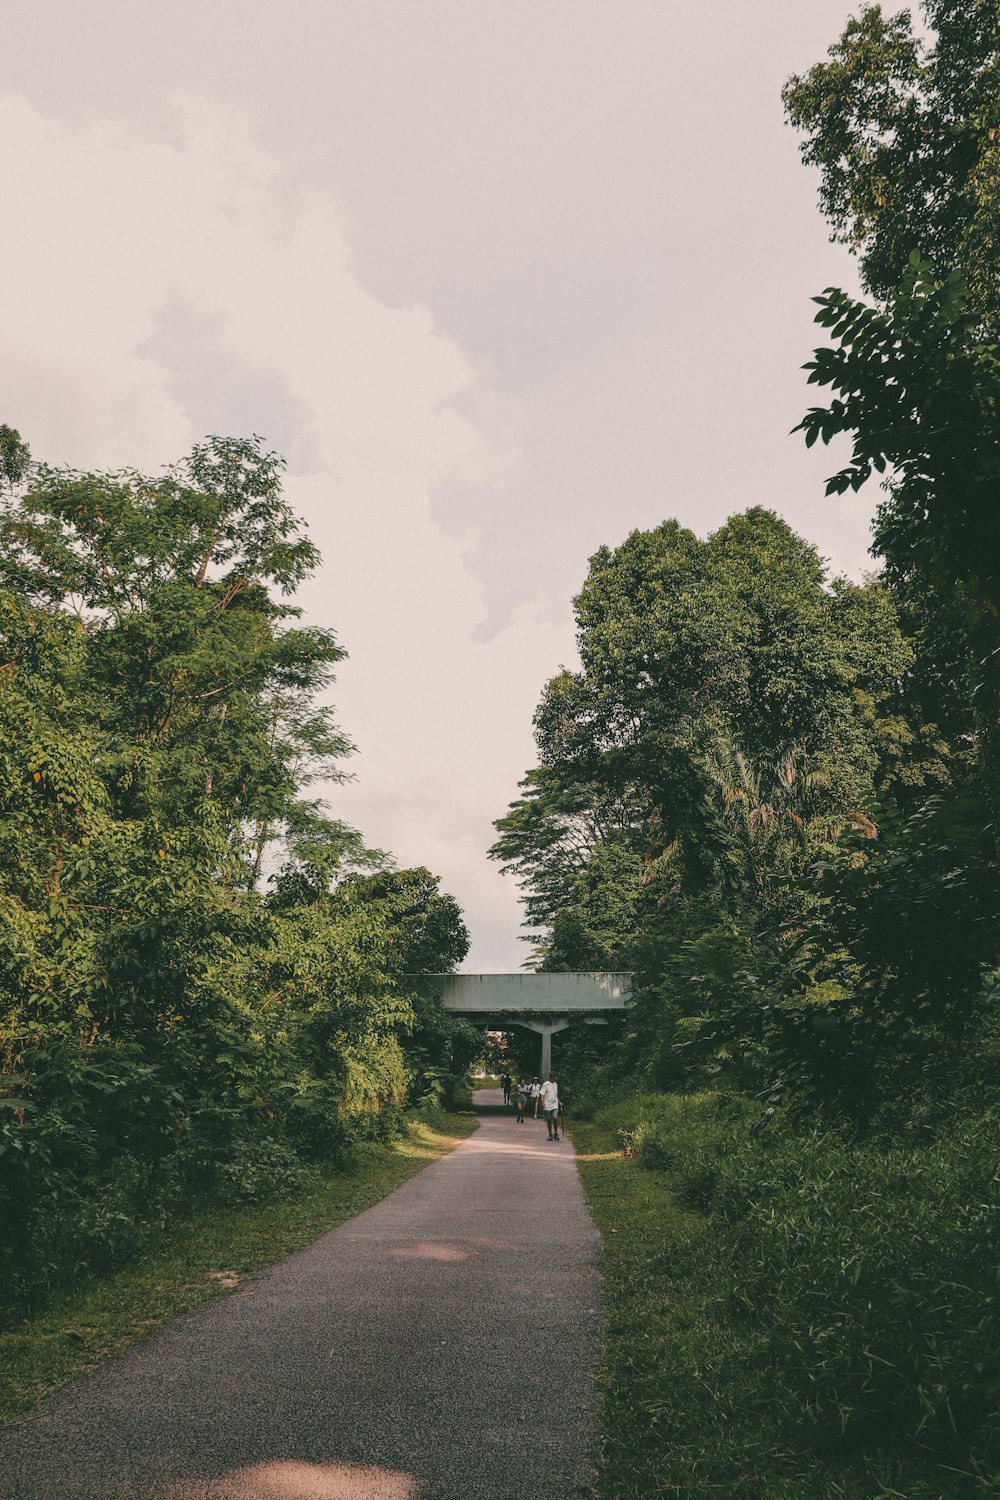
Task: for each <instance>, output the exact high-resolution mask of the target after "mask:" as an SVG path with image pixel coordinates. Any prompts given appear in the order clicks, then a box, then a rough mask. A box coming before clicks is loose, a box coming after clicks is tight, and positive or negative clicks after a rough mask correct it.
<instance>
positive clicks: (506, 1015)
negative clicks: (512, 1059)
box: [431, 973, 632, 1078]
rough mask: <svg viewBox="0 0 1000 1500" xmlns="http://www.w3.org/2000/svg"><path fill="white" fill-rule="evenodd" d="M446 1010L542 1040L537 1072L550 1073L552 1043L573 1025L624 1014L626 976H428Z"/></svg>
mask: <svg viewBox="0 0 1000 1500" xmlns="http://www.w3.org/2000/svg"><path fill="white" fill-rule="evenodd" d="M431 979H432V982H433V984H434V987H435V989H436V990H437V991H438V994H439V995H440V996H441V1002H442V1004H443V1005H444V1008H445V1010H447V1011H450V1012H451V1013H452V1015H456V1016H461V1017H462V1018H463V1019H464V1020H466V1021H471V1022H472V1023H473V1025H479V1026H482V1027H483V1028H484V1029H486V1030H489V1031H509V1030H511V1029H512V1028H514V1027H516V1026H521V1027H523V1028H524V1029H525V1030H526V1031H534V1032H536V1033H537V1034H538V1036H540V1037H541V1051H542V1060H541V1072H540V1074H539V1077H541V1078H547V1077H548V1075H549V1073H550V1072H551V1071H552V1038H553V1036H554V1035H555V1034H556V1032H557V1031H565V1029H566V1027H567V1026H569V1025H570V1024H571V1023H572V1022H573V1021H576V1020H582V1021H586V1022H589V1023H590V1024H592V1025H598V1026H600V1025H605V1024H607V1019H608V1015H609V1014H610V1013H611V1012H612V1011H620V1010H624V1009H625V1006H626V1004H627V1003H628V999H629V996H630V995H631V993H632V976H631V974H605V973H574V974H432V975H431Z"/></svg>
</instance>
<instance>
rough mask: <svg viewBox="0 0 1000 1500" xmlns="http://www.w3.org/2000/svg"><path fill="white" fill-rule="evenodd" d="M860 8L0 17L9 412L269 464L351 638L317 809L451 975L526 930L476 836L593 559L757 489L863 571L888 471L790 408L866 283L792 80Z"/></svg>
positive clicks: (514, 771)
mask: <svg viewBox="0 0 1000 1500" xmlns="http://www.w3.org/2000/svg"><path fill="white" fill-rule="evenodd" d="M855 8H856V7H852V6H849V5H846V4H842V3H841V0H813V3H810V4H807V5H803V4H802V0H767V3H764V4H756V5H750V4H748V3H747V0H714V3H713V4H712V5H705V4H700V3H695V0H686V3H681V0H530V3H528V0H502V3H501V0H280V3H279V0H253V3H251V0H171V4H170V5H169V6H166V5H162V6H153V5H139V4H136V3H135V0H88V4H87V5H86V6H81V5H80V4H79V3H78V0H6V3H5V5H4V19H3V32H4V36H3V48H2V51H0V194H2V196H0V202H2V203H3V216H2V221H0V421H5V422H8V423H10V424H11V425H12V426H14V427H16V428H18V430H19V431H20V432H21V434H22V436H24V437H25V438H26V439H27V441H28V442H29V443H30V444H31V447H32V450H33V452H34V453H35V455H36V457H39V458H44V459H45V460H47V461H48V462H50V463H56V464H70V465H74V466H77V467H80V468H88V469H95V468H114V467H119V466H125V465H128V466H134V467H136V468H140V469H143V470H146V471H149V472H157V471H159V469H160V468H161V467H162V466H164V465H166V464H168V463H169V462H171V461H172V460H175V459H177V458H179V457H180V456H182V455H183V454H184V453H186V452H187V451H188V450H189V448H190V447H191V445H192V444H193V443H194V442H196V441H198V440H199V439H200V438H201V437H202V436H203V435H204V434H206V433H210V432H215V433H224V434H232V435H245V434H247V433H250V432H256V433H260V434H261V435H262V436H263V437H264V438H265V439H266V440H267V442H268V444H269V445H270V446H272V447H275V448H277V449H279V450H280V451H281V452H282V453H284V454H285V456H286V457H287V460H288V476H287V484H286V493H287V497H288V499H289V500H290V502H291V504H292V505H293V507H294V508H295V509H296V510H297V511H298V512H299V514H301V515H302V516H303V517H304V518H305V519H306V521H307V523H308V526H309V529H310V533H311V535H312V537H313V539H314V540H315V541H316V543H317V544H318V546H319V547H320V549H321V552H322V555H323V563H322V566H321V568H320V570H319V571H318V573H317V574H316V576H315V577H314V578H313V579H312V581H311V582H310V583H309V584H308V585H307V586H306V588H305V589H304V590H303V593H302V596H301V601H300V602H301V603H302V604H303V605H304V607H305V610H306V615H307V618H308V619H309V620H311V621H313V622H315V623H319V624H323V625H327V626H331V627H332V628H333V629H334V630H335V631H336V632H337V635H338V637H339V639H340V642H341V644H342V645H343V646H344V647H345V648H346V649H347V651H348V653H349V659H348V660H347V661H346V662H345V663H344V664H343V666H342V667H341V669H340V672H339V677H338V684H337V688H336V692H335V701H336V704H337V707H338V713H339V717H340V721H341V724H342V726H343V728H344V729H345V731H346V732H347V733H348V734H349V736H350V737H351V738H352V740H353V741H354V742H355V743H356V745H357V747H358V748H357V753H356V754H355V756H354V757H353V759H352V761H351V763H350V769H351V771H352V772H353V774H354V778H355V779H354V780H353V781H351V782H350V783H348V784H347V785H345V786H342V787H335V788H332V789H331V791H330V802H331V806H332V809H333V811H334V812H335V814H336V815H337V816H340V817H342V818H344V819H346V820H347V821H348V822H350V823H353V824H354V825H355V826H357V827H359V828H360V829H361V830H362V832H363V833H364V834H365V836H366V838H367V839H368V841H369V842H370V843H372V844H373V845H375V846H376V847H379V848H383V849H387V850H390V851H391V852H392V853H393V855H394V856H395V857H396V859H397V861H398V862H399V864H401V865H426V866H428V867H429V868H430V869H431V870H433V871H434V872H435V873H436V874H439V875H440V876H441V879H442V884H443V887H444V889H446V890H448V891H450V892H451V893H452V894H453V895H454V896H455V897H456V898H457V899H458V901H459V902H460V904H461V906H462V908H463V910H464V912H465V916H466V920H467V922H468V924H469V927H470V930H471V934H472V940H473V941H472V949H471V952H470V954H469V958H468V959H467V961H466V963H465V965H464V967H465V968H466V969H468V970H470V971H503V970H511V969H516V968H518V967H519V966H520V965H521V964H522V963H523V962H524V959H525V956H526V952H527V950H526V949H525V947H524V944H523V941H522V940H521V938H520V936H519V933H520V923H521V912H520V907H519V903H518V894H517V889H516V886H515V884H514V883H513V881H512V880H511V879H510V878H509V877H507V878H503V877H501V875H500V873H499V870H498V867H497V866H496V865H495V864H493V863H491V862H490V861H489V859H488V858H487V853H486V851H487V849H488V847H489V845H490V843H491V842H492V839H493V838H494V837H495V834H494V831H493V827H492V824H493V820H494V819H495V818H496V817H498V816H500V815H501V814H502V813H503V812H504V811H505V810H506V807H507V805H508V804H509V802H510V801H511V800H512V798H514V797H515V796H516V795H517V783H518V780H519V778H520V777H521V776H522V775H523V774H524V772H525V771H526V770H527V769H528V767H530V766H531V765H532V764H533V763H534V745H533V740H532V732H531V716H532V713H533V711H534V708H535V706H536V704H537V702H538V699H539V696H540V693H541V689H542V687H543V685H544V683H545V681H546V680H547V679H548V678H549V677H551V676H552V675H553V674H554V673H555V672H557V671H558V670H559V669H560V668H561V667H562V666H563V665H566V666H570V667H572V666H573V665H574V662H575V645H574V625H573V613H572V597H573V595H574V593H575V592H576V591H577V590H578V589H579V587H580V585H581V584H582V582H583V579H584V577H585V576H586V571H587V560H588V558H589V556H590V555H591V554H592V553H593V552H594V551H595V550H596V549H597V548H598V547H599V546H602V545H610V546H614V545H616V544H618V543H620V542H621V541H622V540H624V538H625V537H626V536H627V535H628V533H629V532H630V531H633V530H635V529H636V528H647V527H650V526H654V525H656V524H658V523H659V522H660V521H662V520H664V519H665V518H667V517H671V516H676V517H678V518H679V519H680V521H681V522H682V523H683V524H685V525H687V526H690V527H692V528H693V529H694V530H696V531H697V532H698V533H699V534H701V535H704V534H705V533H706V532H707V531H709V530H712V529H713V528H715V527H716V526H718V525H720V524H721V523H722V522H723V521H724V520H725V518H726V517H727V516H728V515H730V514H732V513H733V512H734V511H737V510H742V509H745V508H746V507H747V506H750V505H766V506H768V507H771V508H772V509H774V510H776V511H778V512H779V513H780V514H781V515H782V516H784V517H785V518H786V519H787V520H788V521H789V522H790V524H791V525H793V526H794V527H795V528H796V529H797V530H798V531H799V532H801V533H802V534H803V535H804V536H806V537H808V538H809V539H810V540H811V541H813V542H814V543H815V544H816V545H817V546H818V547H819V549H820V551H821V552H822V554H823V555H824V556H825V557H826V558H828V559H829V562H830V566H831V569H832V570H833V571H834V572H846V573H848V574H850V575H851V576H854V577H859V576H860V575H861V574H862V573H863V572H864V571H865V570H866V569H867V568H869V567H870V566H871V560H870V558H869V557H868V555H867V546H868V530H869V524H870V510H871V506H872V497H871V496H868V495H865V494H862V495H861V496H851V497H849V498H843V499H824V497H823V480H824V479H825V477H826V475H827V474H828V473H829V472H831V471H832V470H833V469H834V468H835V467H837V464H836V461H835V458H834V457H833V456H832V455H831V454H830V453H829V452H824V451H822V450H821V451H819V452H817V451H816V450H815V449H814V450H811V451H807V450H805V448H804V447H803V445H802V443H801V440H800V438H799V437H797V436H796V437H792V436H790V435H789V433H790V429H791V428H792V427H793V426H794V425H795V423H796V422H797V421H798V420H799V418H800V417H801V415H802V414H803V412H804V410H805V408H806V406H807V405H809V404H810V400H811V394H810V392H809V390H808V388H807V386H806V384H805V377H804V375H803V374H802V371H801V366H802V364H803V362H804V361H805V360H806V359H807V358H808V357H809V353H810V351H811V348H812V347H813V344H814V343H816V342H819V341H820V340H819V339H818V337H817V336H816V333H817V331H816V330H814V329H813V326H812V314H813V311H814V308H813V307H812V304H811V303H810V300H809V299H810V298H811V297H812V296H814V295H816V294H817V293H819V292H821V291H822V290H823V289H824V288H825V287H827V286H829V285H831V284H837V285H842V286H846V287H848V288H853V287H854V286H855V285H856V274H855V268H854V263H853V261H852V260H851V258H850V257H849V256H848V254H847V253H846V251H845V250H844V249H842V248H841V247H839V246H834V245H831V244H830V243H829V241H828V231H827V227H826V225H825V224H824V222H823V221H822V219H821V218H820V216H819V212H818V208H817V206H816V188H817V179H816V177H815V175H814V174H813V173H812V172H811V171H809V170H807V169H806V168H805V167H803V166H802V164H801V162H800V160H799V157H798V149H797V141H796V138H795V136H794V134H793V132H792V131H791V129H790V128H789V127H788V126H787V125H785V123H784V121H783V115H782V107H781V99H780V92H781V87H782V84H783V82H784V81H785V79H786V78H787V77H788V76H789V74H791V73H793V72H797V71H801V70H803V69H805V68H808V67H809V66H811V65H812V64H813V63H814V62H816V61H819V60H820V59H821V58H822V57H823V55H824V53H825V51H826V48H827V47H828V46H829V45H830V44H831V43H832V42H833V41H834V40H835V39H836V37H837V35H838V34H839V32H840V30H841V28H842V26H843V24H844V22H845V20H846V19H847V17H848V16H849V15H850V14H851V13H852V11H853V10H854V9H855ZM885 8H886V9H888V10H897V9H899V8H901V7H900V6H898V5H894V4H893V5H889V6H887V7H885Z"/></svg>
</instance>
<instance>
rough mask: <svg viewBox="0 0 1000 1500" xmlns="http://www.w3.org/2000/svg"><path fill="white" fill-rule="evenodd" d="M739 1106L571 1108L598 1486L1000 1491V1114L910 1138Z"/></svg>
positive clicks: (888, 1498) (935, 1495)
mask: <svg viewBox="0 0 1000 1500" xmlns="http://www.w3.org/2000/svg"><path fill="white" fill-rule="evenodd" d="M745 1126H746V1122H745V1119H743V1118H742V1117H741V1116H739V1114H738V1112H737V1113H736V1114H734V1113H733V1109H732V1108H730V1107H728V1106H727V1107H726V1108H723V1107H722V1102H719V1104H718V1107H716V1103H715V1102H713V1100H712V1098H711V1097H709V1096H689V1097H688V1096H685V1097H680V1096H638V1097H636V1098H633V1099H631V1100H625V1101H621V1102H620V1103H619V1104H616V1105H614V1106H609V1107H607V1108H606V1109H603V1110H602V1111H600V1113H599V1114H598V1116H597V1118H596V1120H594V1121H592V1122H584V1123H578V1124H576V1125H575V1127H574V1130H573V1135H574V1139H575V1143H576V1147H577V1151H578V1160H579V1166H580V1172H581V1175H582V1179H583V1185H584V1190H585V1192H586V1195H587V1198H588V1201H589V1204H590V1208H591V1211H592V1213H593V1216H594V1219H595V1221H596V1223H597V1225H598V1228H599V1229H600V1231H601V1236H602V1241H603V1251H602V1259H603V1264H602V1270H603V1275H604V1309H605V1340H604V1349H603V1360H602V1372H601V1405H602V1409H601V1436H600V1444H599V1484H598V1489H597V1495H598V1497H599V1500H646V1497H650V1496H667V1495H669V1496H682V1497H685V1500H708V1497H721V1500H805V1497H808V1500H966V1497H970V1500H971V1497H973V1496H976V1497H979V1496H986V1495H991V1496H998V1495H1000V1464H998V1463H997V1459H996V1452H995V1449H996V1438H995V1435H996V1418H995V1413H996V1409H997V1407H996V1392H997V1389H998V1386H1000V1357H998V1356H997V1354H996V1340H995V1326H996V1323H995V1306H996V1291H995V1288H996V1264H997V1255H996V1248H997V1231H996V1225H997V1223H998V1218H997V1211H996V1190H995V1185H996V1177H995V1162H996V1158H995V1146H996V1128H995V1120H994V1118H993V1116H992V1115H988V1116H984V1117H983V1118H982V1119H980V1118H978V1117H976V1118H970V1119H968V1120H965V1119H958V1118H956V1119H954V1120H953V1121H951V1122H950V1125H949V1129H948V1131H947V1132H945V1133H943V1134H942V1136H941V1138H940V1139H934V1140H921V1141H916V1142H914V1141H904V1142H899V1143H893V1142H884V1141H880V1142H874V1141H869V1142H856V1141H853V1140H843V1139H841V1138H840V1137H838V1136H836V1135H834V1134H833V1133H831V1132H827V1133H826V1134H818V1133H816V1132H798V1133H796V1131H795V1130H794V1129H792V1128H791V1127H787V1128H784V1129H782V1128H781V1127H780V1126H779V1127H775V1129H774V1131H773V1133H772V1134H771V1135H770V1136H767V1137H765V1138H764V1139H763V1140H762V1141H757V1140H755V1139H753V1138H751V1137H749V1136H748V1133H747V1130H746V1128H745ZM623 1140H624V1141H628V1142H629V1143H630V1144H631V1147H632V1150H633V1152H634V1155H632V1156H630V1157H626V1156H625V1155H624V1154H623V1152H622V1149H621V1146H622V1141H623ZM991 1174H994V1175H991Z"/></svg>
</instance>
